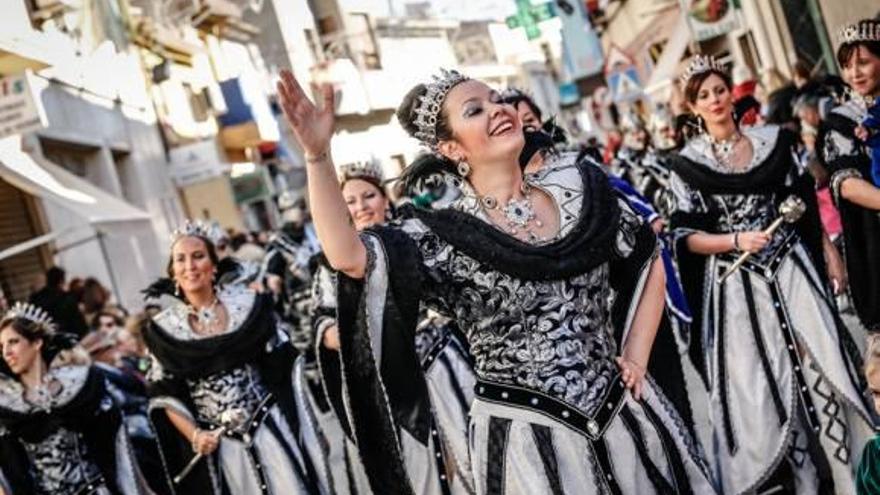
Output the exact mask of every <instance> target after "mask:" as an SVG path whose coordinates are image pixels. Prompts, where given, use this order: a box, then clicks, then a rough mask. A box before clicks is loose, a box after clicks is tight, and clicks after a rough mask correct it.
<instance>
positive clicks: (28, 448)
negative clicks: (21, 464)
mask: <svg viewBox="0 0 880 495" xmlns="http://www.w3.org/2000/svg"><path fill="white" fill-rule="evenodd" d="M21 443H22V445H23V446H24V449H25V452H27V455H28V458H29V459H30V461H31V463H32V465H33V469H34V475H35V477H34V479H35V482H36V485H37V492H38V493H40V494H46V495H49V494H52V495H72V494H75V493H79V491H80V490H81V489H82V488H84V487H85V486H86V485H87V484H88V483H89V482H93V481H94V480H95V479H96V478H98V477H99V476H100V474H101V472H100V470H99V469H98V467H97V466H96V465H95V464H94V463H92V462H90V461H89V460H88V459H87V451H86V447H85V441H84V439H83V438H82V434H80V433H77V432H74V431H71V430H68V429H65V428H58V429H56V430H55V431H53V432H52V433H50V434H49V435H48V436H47V437H46V438H44V439H43V440H42V441H40V442H37V443H28V442H25V441H22V442H21Z"/></svg>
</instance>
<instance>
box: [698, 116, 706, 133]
mask: <svg viewBox="0 0 880 495" xmlns="http://www.w3.org/2000/svg"><path fill="white" fill-rule="evenodd" d="M697 134H698V135H700V136H702V135H704V134H706V122H705V121H704V120H703V116H702V115H697Z"/></svg>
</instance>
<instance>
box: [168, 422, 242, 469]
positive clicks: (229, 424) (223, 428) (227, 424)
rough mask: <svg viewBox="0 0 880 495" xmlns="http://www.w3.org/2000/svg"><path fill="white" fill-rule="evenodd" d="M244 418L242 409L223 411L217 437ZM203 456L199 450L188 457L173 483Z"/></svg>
mask: <svg viewBox="0 0 880 495" xmlns="http://www.w3.org/2000/svg"><path fill="white" fill-rule="evenodd" d="M245 420H247V414H246V413H245V412H244V410H242V409H230V410H228V411H223V413H222V414H221V415H220V423H221V424H222V426H220V429H219V430H217V431H218V438H221V437H223V435H225V434H226V432H227V431H232V430H235V429H236V428H238V426H240V425H242V424H243V423H244V422H245ZM203 457H205V454H202V453H201V452H199V453H198V454H196V455H194V456H193V458H192V459H190V461H189V464H187V465H186V467H184V468H183V469H182V470H181V471H180V473H179V474H178V475H177V476H175V477H174V484H175V485H179V484H180V482H181V481H183V479H184V478H186V476H187V475H188V474H189V473H190V472H191V471H192V470H193V468H194V467H196V464H198V463H199V461H201V460H202V458H203Z"/></svg>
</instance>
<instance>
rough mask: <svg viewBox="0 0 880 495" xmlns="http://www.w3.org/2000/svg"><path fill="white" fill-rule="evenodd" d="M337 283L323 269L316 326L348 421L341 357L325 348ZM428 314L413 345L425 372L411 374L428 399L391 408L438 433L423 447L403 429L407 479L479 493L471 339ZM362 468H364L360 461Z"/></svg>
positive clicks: (324, 363) (444, 490) (430, 487)
mask: <svg viewBox="0 0 880 495" xmlns="http://www.w3.org/2000/svg"><path fill="white" fill-rule="evenodd" d="M336 279H337V275H336V274H335V272H333V271H332V270H331V269H330V268H329V267H328V266H327V265H326V264H322V265H321V268H319V271H318V274H317V275H316V280H315V286H314V294H315V295H314V301H315V303H316V304H315V305H316V307H315V320H314V325H315V331H316V334H317V338H316V341H317V347H316V354H317V355H318V356H319V359H318V362H319V364H320V370H321V378H322V383H324V386H325V390H326V393H327V396H328V397H330V399H329V402H330V404H331V405H332V406H333V408H334V409H335V410H336V412H337V415H340V416H342V417H345V408H344V406H343V399H342V389H341V384H342V383H341V380H342V379H343V378H342V375H341V371H342V370H341V369H340V355H339V353H338V352H336V351H332V350H330V349H327V348H325V347H323V346H322V345H321V344H320V343H321V342H322V341H323V333H324V331H325V330H326V329H328V328H329V327H331V326H332V325H336V324H337V307H338V304H337V298H336ZM428 313H429V312H428V311H422V312H421V314H420V316H419V323H418V325H417V328H416V331H415V335H414V337H415V339H414V342H413V345H414V347H415V353H416V358H417V360H418V363H417V364H418V365H419V368H418V369H416V368H410V369H409V370H408V371H409V372H412V373H416V374H421V375H423V379H424V381H425V384H426V388H425V389H422V388H421V387H420V388H418V389H416V390H417V393H420V394H423V395H418V396H416V395H415V394H413V396H412V397H406V398H405V400H404V401H401V402H399V403H395V402H393V401H392V402H391V403H389V407H390V408H391V409H392V410H393V411H394V410H395V409H398V408H399V409H400V411H395V412H396V413H397V414H401V415H407V414H411V413H413V412H415V414H416V415H419V416H421V415H424V416H422V417H419V418H418V419H416V420H415V422H423V423H426V424H428V423H430V424H431V425H432V426H431V428H432V430H433V431H434V432H436V433H433V434H432V435H431V436H430V438H428V439H427V441H421V439H420V437H419V436H418V434H419V431H418V428H413V429H412V430H408V429H407V428H408V427H409V425H410V423H402V424H400V428H399V429H398V432H397V434H398V437H399V438H400V439H401V443H402V445H403V450H404V452H403V455H404V458H405V464H406V469H407V473H408V475H409V478H410V480H412V483H413V485H414V487H416V488H415V489H416V493H419V494H422V493H424V494H426V495H427V494H469V493H474V482H473V475H472V472H471V466H470V453H469V450H468V412H469V411H470V407H471V403H472V402H473V398H474V384H475V376H474V372H473V363H472V362H471V360H470V356H469V353H468V350H467V348H466V343H465V339H464V337H463V336H461V334H460V332H459V331H458V328H457V327H456V326H455V325H454V323H453V322H452V321H451V320H449V319H447V318H441V317H439V316H437V315H429V314H428ZM386 371H387V373H388V374H389V377H388V379H389V380H393V379H394V378H393V375H396V374H399V373H402V372H403V371H402V369H399V368H392V367H389V368H387V370H386ZM416 402H421V403H419V404H416ZM344 428H345V430H346V432H347V433H348V435H351V434H352V432H351V425H350V423H349V422H348V421H347V418H346V419H345V420H344ZM438 452H439V453H440V456H439V457H438V455H437V453H438ZM357 462H358V464H360V460H359V459H358V460H357ZM360 469H361V470H362V469H363V468H360ZM361 472H362V471H361ZM441 475H442V476H443V478H441Z"/></svg>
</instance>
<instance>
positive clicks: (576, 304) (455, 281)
mask: <svg viewBox="0 0 880 495" xmlns="http://www.w3.org/2000/svg"><path fill="white" fill-rule="evenodd" d="M550 175H552V174H550ZM567 184H569V185H570V184H571V182H567ZM559 191H563V190H562V189H559ZM576 193H577V194H578V195H579V196H580V195H581V192H580V191H576ZM574 195H575V194H574V193H572V194H571V196H572V197H574ZM562 197H563V198H564V197H565V196H564V195H563V196H562ZM578 199H580V198H578ZM622 210H623V214H622V217H621V220H620V221H621V228H620V231H619V233H618V238H617V251H618V253H617V254H618V255H619V256H626V255H628V254H629V253H630V252H632V249H633V245H632V244H633V242H634V239H635V229H637V228H638V226H639V225H640V224H641V220H640V219H639V218H638V216H637V215H636V214H635V213H634V212H633V211H632V210H631V209H630V208H629V207H628V206H627V205H626V204H625V203H622ZM402 228H403V230H404V231H405V232H406V233H407V234H408V235H409V236H410V237H411V238H412V239H413V240H414V241H415V242H416V244H417V246H418V248H419V250H420V252H421V255H422V260H423V264H424V266H425V272H426V275H427V283H426V294H425V296H426V305H428V306H429V307H431V308H432V309H436V310H437V311H438V312H440V313H443V314H446V315H450V316H453V317H454V319H455V320H456V322H457V324H458V325H459V327H460V328H461V329H462V330H463V331H464V332H465V334H466V335H467V338H468V341H469V343H470V351H471V354H472V355H473V357H474V360H475V372H476V374H477V375H478V376H479V377H480V378H482V379H485V380H491V381H495V382H500V383H507V384H512V385H517V386H522V387H527V388H530V389H533V390H538V391H541V392H543V393H546V394H549V395H552V396H554V397H556V398H558V399H560V400H563V401H565V402H566V403H568V404H571V405H572V406H574V407H577V408H578V409H580V410H582V411H584V412H585V413H587V414H591V413H592V412H593V411H594V410H595V409H596V407H597V406H598V405H599V404H600V403H601V400H602V397H603V396H604V393H605V391H606V390H607V388H608V386H609V385H610V384H611V381H612V380H613V378H614V376H615V375H616V373H617V369H616V366H615V364H614V362H613V358H614V356H616V354H617V346H616V343H615V341H614V339H613V337H612V335H613V331H612V328H611V314H610V311H611V299H612V297H611V296H612V294H611V290H610V287H609V266H608V264H607V263H606V264H603V265H600V266H598V267H596V268H594V269H593V270H591V271H589V272H587V273H583V274H580V275H577V276H574V277H571V278H569V279H566V280H557V281H529V280H521V279H518V278H515V277H512V276H510V275H507V274H505V273H503V272H501V271H498V270H495V269H493V268H492V267H489V266H486V265H483V264H481V263H479V262H478V261H476V260H475V259H473V258H471V257H469V256H467V255H465V254H463V253H461V252H459V251H457V250H455V249H453V248H452V246H450V245H449V244H447V243H445V242H444V241H442V240H441V239H440V238H439V237H438V236H437V235H436V234H434V233H433V232H431V231H430V230H429V229H428V228H427V227H426V226H425V225H424V224H423V223H421V222H420V221H418V220H415V219H411V220H407V221H405V222H403V224H402Z"/></svg>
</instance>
